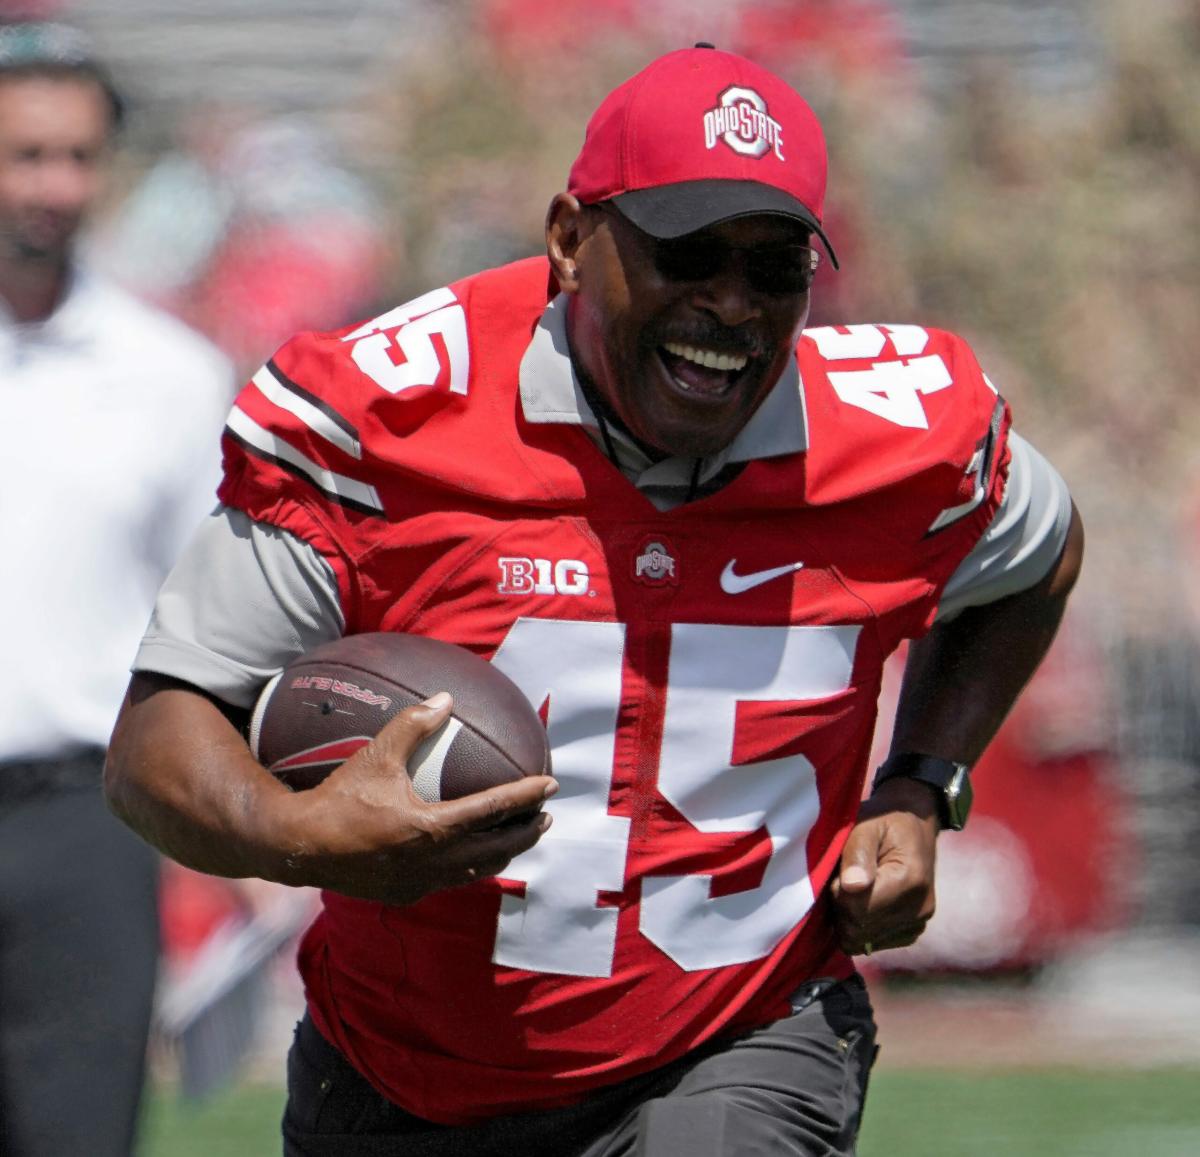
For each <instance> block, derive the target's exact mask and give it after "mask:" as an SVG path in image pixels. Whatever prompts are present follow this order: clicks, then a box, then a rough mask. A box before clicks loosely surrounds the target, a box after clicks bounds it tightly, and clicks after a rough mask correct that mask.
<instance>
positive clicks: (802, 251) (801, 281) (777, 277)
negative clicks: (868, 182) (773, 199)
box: [654, 238, 817, 296]
mask: <svg viewBox="0 0 1200 1157" xmlns="http://www.w3.org/2000/svg"><path fill="white" fill-rule="evenodd" d="M734 252H735V251H734V250H731V249H730V247H729V246H727V245H725V244H723V243H722V242H720V241H716V240H707V239H703V238H699V239H698V238H690V239H686V240H679V241H659V242H657V243H656V245H655V250H654V264H655V265H656V266H657V268H658V271H659V273H661V274H662V275H663V276H664V277H666V278H669V279H670V280H671V281H706V280H707V279H708V278H710V277H716V276H717V275H719V274H720V273H721V272H722V271H723V270H725V269H726V268H727V267H728V265H729V262H730V261H731V260H732V258H733V254H734ZM737 252H740V253H742V254H744V258H745V264H744V269H745V277H746V280H747V281H748V282H749V283H750V286H751V288H752V289H754V290H755V291H756V292H758V293H766V294H771V295H773V296H786V295H789V294H796V293H804V292H806V291H807V290H808V288H809V286H810V285H811V284H812V278H813V273H814V271H815V269H816V265H817V255H816V252H815V251H814V250H812V249H810V248H809V247H808V246H807V245H782V246H778V247H775V248H771V249H746V250H738V251H737Z"/></svg>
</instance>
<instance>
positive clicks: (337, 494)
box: [225, 406, 383, 514]
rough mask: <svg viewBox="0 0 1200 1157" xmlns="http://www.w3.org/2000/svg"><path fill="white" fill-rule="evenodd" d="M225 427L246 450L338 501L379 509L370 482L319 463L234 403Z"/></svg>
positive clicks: (369, 511)
mask: <svg viewBox="0 0 1200 1157" xmlns="http://www.w3.org/2000/svg"><path fill="white" fill-rule="evenodd" d="M225 429H226V432H227V433H228V434H229V435H230V437H232V438H233V440H234V441H235V442H237V443H238V444H239V445H240V446H243V447H244V448H245V449H246V450H247V451H248V452H250V453H252V454H254V455H255V456H256V457H259V458H265V459H266V460H267V461H269V462H273V463H274V464H275V465H276V466H279V467H281V468H282V469H284V470H287V471H288V472H289V473H291V474H295V475H298V476H299V477H301V478H303V479H305V480H306V481H307V482H309V483H311V484H312V485H313V486H315V487H316V488H317V489H318V490H320V491H321V492H322V493H323V494H325V495H327V496H328V497H329V498H331V499H332V500H333V501H334V502H336V503H338V504H339V505H341V506H346V507H349V508H350V509H351V510H358V511H361V512H362V513H364V514H382V513H383V502H382V500H381V499H380V497H379V492H378V491H377V490H376V489H375V487H374V486H370V485H368V484H367V483H365V482H359V481H358V480H357V479H355V478H347V477H346V476H345V475H344V474H337V473H335V472H334V471H332V470H328V469H326V468H325V467H324V466H321V465H319V464H318V463H316V462H314V461H313V460H312V459H311V458H309V457H308V456H307V455H306V454H302V453H301V452H300V451H299V450H297V449H296V447H295V446H292V445H291V444H290V443H288V442H285V441H284V440H283V439H282V438H280V437H279V436H278V435H277V434H274V433H272V432H271V431H270V430H268V429H266V427H264V426H260V425H259V424H258V423H257V422H256V421H255V420H254V419H253V418H251V417H250V415H249V414H247V413H246V412H245V411H244V410H242V409H239V408H238V407H237V406H234V408H233V410H232V411H231V412H230V414H229V421H228V423H227V424H226V427H225Z"/></svg>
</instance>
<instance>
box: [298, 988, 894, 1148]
mask: <svg viewBox="0 0 1200 1157" xmlns="http://www.w3.org/2000/svg"><path fill="white" fill-rule="evenodd" d="M794 1007H795V1011H794V1012H793V1014H792V1015H791V1016H789V1017H786V1018H784V1019H783V1020H780V1021H776V1022H775V1023H774V1024H771V1025H767V1026H766V1027H765V1028H761V1029H758V1030H756V1031H754V1032H751V1033H747V1034H746V1035H744V1036H740V1037H737V1038H736V1039H733V1040H730V1041H724V1042H722V1043H721V1044H720V1045H718V1046H710V1047H707V1048H705V1049H702V1050H698V1051H697V1052H696V1053H693V1054H691V1055H689V1056H687V1057H684V1058H682V1059H680V1060H678V1061H675V1062H673V1063H672V1064H670V1065H667V1066H665V1067H663V1068H662V1069H659V1070H657V1071H656V1072H653V1073H648V1074H646V1075H644V1076H641V1077H635V1078H633V1079H632V1080H629V1081H625V1082H623V1083H621V1084H619V1085H614V1086H612V1087H610V1088H607V1089H603V1090H601V1091H600V1092H598V1093H596V1094H594V1095H593V1096H592V1097H590V1098H589V1099H588V1100H586V1101H585V1102H583V1103H582V1104H580V1105H575V1106H571V1107H570V1108H566V1109H555V1110H550V1111H548V1112H541V1113H526V1114H520V1115H517V1116H512V1117H500V1118H496V1119H495V1120H492V1121H489V1122H487V1123H486V1124H483V1125H476V1126H471V1127H468V1128H448V1127H445V1126H439V1125H432V1124H430V1123H429V1122H427V1121H422V1120H420V1119H419V1118H417V1117H414V1116H412V1115H411V1114H408V1113H405V1112H404V1111H403V1110H402V1109H400V1108H399V1107H398V1106H396V1105H393V1104H392V1103H390V1102H389V1101H387V1100H385V1099H384V1098H383V1097H382V1096H380V1095H379V1093H377V1092H376V1091H375V1090H374V1088H372V1087H371V1086H370V1085H369V1084H368V1083H367V1082H366V1081H365V1080H364V1079H363V1078H362V1077H361V1076H360V1075H359V1074H358V1073H357V1072H356V1071H355V1070H354V1069H353V1068H352V1067H351V1066H350V1065H349V1063H348V1062H347V1061H346V1060H345V1059H344V1058H343V1057H342V1056H341V1054H340V1053H338V1052H337V1050H336V1049H334V1047H333V1046H332V1045H330V1044H329V1043H328V1042H327V1041H326V1040H325V1039H324V1038H323V1037H322V1036H321V1035H320V1033H319V1032H317V1030H316V1028H315V1027H314V1026H313V1024H312V1022H311V1021H310V1020H309V1019H308V1018H307V1017H306V1018H305V1019H304V1020H303V1021H301V1023H300V1026H299V1027H298V1028H297V1031H296V1040H295V1043H294V1044H293V1045H292V1050H291V1053H290V1054H289V1057H288V1093H289V1098H288V1106H287V1112H286V1114H285V1116H284V1121H283V1131H284V1153H285V1157H334V1155H335V1154H336V1155H338V1157H468V1155H469V1157H532V1155H535V1154H536V1155H537V1157H737V1155H743V1154H744V1155H746V1157H751V1155H753V1157H763V1155H766V1154H773V1153H779V1154H784V1153H786V1154H790V1155H792V1157H853V1154H854V1152H855V1139H856V1137H857V1135H858V1126H859V1121H860V1118H861V1114H862V1105H863V1099H864V1097H865V1095H866V1089H867V1077H868V1074H869V1072H870V1068H871V1064H872V1062H873V1060H874V1057H875V1023H874V1018H873V1016H872V1013H871V1005H870V1001H869V1000H868V998H867V992H866V987H865V985H864V984H863V982H862V980H861V979H859V978H858V977H854V978H852V979H851V980H848V981H845V982H843V983H841V984H828V983H826V984H821V983H818V984H815V985H812V986H809V987H808V988H806V989H803V990H801V992H800V993H798V994H797V998H796V1000H795V1001H794Z"/></svg>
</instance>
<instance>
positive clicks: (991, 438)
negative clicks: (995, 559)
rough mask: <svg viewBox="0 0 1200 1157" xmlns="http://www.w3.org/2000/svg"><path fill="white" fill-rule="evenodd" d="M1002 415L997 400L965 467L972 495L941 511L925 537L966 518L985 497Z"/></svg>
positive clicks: (1000, 405)
mask: <svg viewBox="0 0 1200 1157" xmlns="http://www.w3.org/2000/svg"><path fill="white" fill-rule="evenodd" d="M989 384H990V383H989ZM1004 413H1005V407H1004V400H1003V399H1002V398H998V399H997V401H996V405H995V406H994V407H993V409H992V420H991V422H990V423H989V424H988V432H987V434H986V435H984V437H983V439H982V441H981V443H980V445H979V446H978V448H977V449H976V451H975V455H974V457H973V458H972V459H971V461H970V463H969V464H968V465H967V473H968V474H972V475H974V478H975V492H974V494H973V495H972V496H971V498H969V499H968V500H967V501H966V502H964V503H962V504H961V505H960V506H951V507H949V508H947V509H946V510H943V511H942V512H941V514H939V515H938V516H937V518H935V519H934V520H933V525H932V526H930V528H929V529H928V530H927V531H926V532H925V533H926V536H928V535H931V534H937V532H938V531H939V530H945V528H946V527H947V526H949V525H951V524H952V523H955V522H958V521H959V520H960V519H963V518H966V516H967V515H968V514H970V513H971V511H972V510H974V509H975V508H976V507H977V506H979V504H980V503H981V502H983V500H984V499H985V498H986V497H987V495H988V492H989V490H990V488H991V484H992V466H993V464H994V462H995V460H996V445H997V443H998V441H999V439H1000V430H1001V427H1002V426H1003V424H1004Z"/></svg>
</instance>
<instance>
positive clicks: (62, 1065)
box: [0, 754, 159, 1157]
mask: <svg viewBox="0 0 1200 1157" xmlns="http://www.w3.org/2000/svg"><path fill="white" fill-rule="evenodd" d="M100 765H101V757H100V755H99V754H93V755H92V756H91V757H90V772H86V773H85V774H80V775H76V774H74V773H69V774H62V768H61V767H51V768H49V770H48V773H47V776H46V778H45V782H44V783H36V782H34V773H35V772H36V769H31V768H28V767H25V768H23V769H16V770H14V773H13V774H12V775H11V776H9V778H8V779H7V780H5V781H4V782H3V784H0V1153H2V1154H4V1157H75V1155H83V1154H87V1155H88V1157H128V1155H129V1153H130V1152H131V1151H132V1149H133V1137H134V1131H135V1127H136V1120H137V1114H138V1108H139V1102H140V1097H141V1091H142V1083H143V1077H144V1072H145V1052H146V1035H147V1031H148V1028H149V1023H150V1011H151V1005H152V1000H153V992H154V980H155V973H156V969H157V960H158V949H159V937H158V904H157V881H158V860H157V856H156V854H155V853H154V852H153V851H152V850H151V849H150V848H149V847H148V846H147V845H145V844H144V843H142V841H141V840H139V839H138V838H137V837H136V836H135V835H134V834H133V833H132V832H131V831H129V830H128V829H127V828H126V827H124V826H123V825H122V824H121V823H120V822H119V821H118V820H116V819H115V818H114V817H113V816H112V815H111V814H109V812H108V809H107V808H106V807H105V804H104V800H103V798H102V795H101V791H100ZM5 771H6V769H5V767H3V766H0V777H3V776H4V775H5ZM18 774H19V775H20V776H23V777H24V782H23V783H21V782H19V781H18ZM17 788H21V789H22V790H15V789H17ZM24 788H28V789H29V790H23V789H24Z"/></svg>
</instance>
